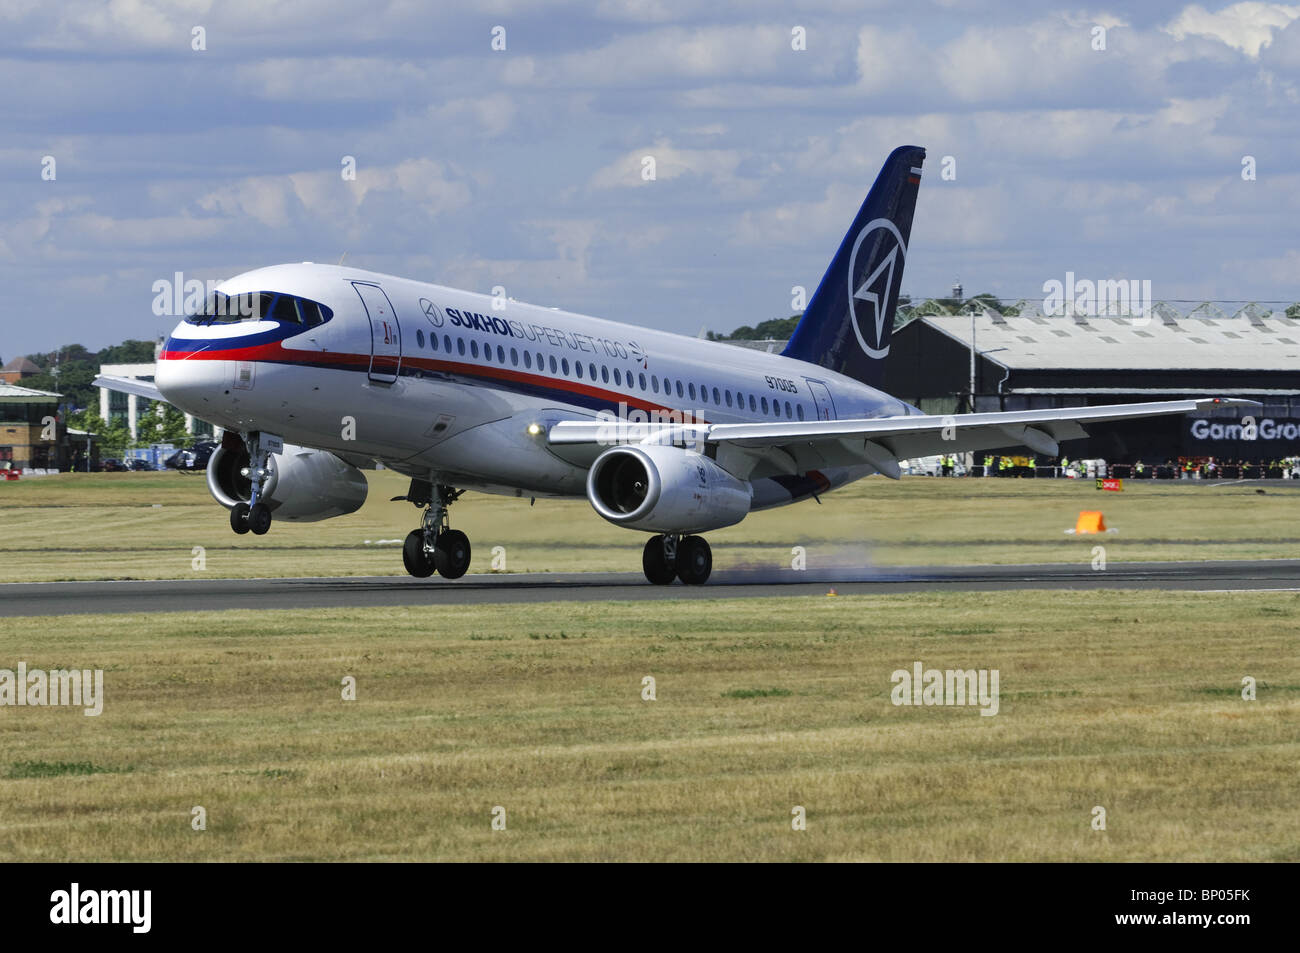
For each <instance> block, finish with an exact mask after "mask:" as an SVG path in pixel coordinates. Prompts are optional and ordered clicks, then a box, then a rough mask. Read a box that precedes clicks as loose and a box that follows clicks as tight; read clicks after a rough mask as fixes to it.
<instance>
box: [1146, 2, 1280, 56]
mask: <svg viewBox="0 0 1300 953" xmlns="http://www.w3.org/2000/svg"><path fill="white" fill-rule="evenodd" d="M1297 17H1300V6H1289V5H1287V4H1283V3H1259V2H1256V0H1246V2H1243V3H1234V4H1232V5H1231V6H1228V7H1224V8H1223V9H1222V10H1219V11H1217V12H1214V13H1211V12H1210V11H1208V10H1206V9H1205V8H1204V7H1202V6H1201V5H1200V4H1196V3H1194V4H1192V5H1191V6H1190V7H1187V8H1185V9H1184V10H1183V11H1182V12H1181V13H1179V14H1178V16H1176V17H1174V18H1173V19H1172V20H1170V21H1169V23H1168V25H1166V26H1165V27H1164V30H1165V31H1166V32H1167V33H1169V34H1170V35H1172V36H1173V37H1174V38H1175V39H1179V40H1181V39H1183V38H1185V37H1187V36H1204V37H1210V38H1212V39H1215V40H1220V41H1221V42H1223V43H1226V44H1227V45H1228V46H1230V47H1232V48H1233V49H1234V50H1240V51H1241V52H1243V53H1245V54H1246V55H1247V56H1250V57H1258V56H1259V51H1260V50H1261V49H1263V48H1264V47H1265V46H1267V45H1268V44H1269V43H1270V42H1271V41H1272V39H1273V34H1274V32H1275V31H1277V30H1280V29H1283V28H1284V27H1286V26H1287V25H1288V24H1289V23H1291V21H1292V20H1295V19H1296V18H1297Z"/></svg>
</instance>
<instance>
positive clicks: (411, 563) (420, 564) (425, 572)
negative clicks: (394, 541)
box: [402, 529, 436, 579]
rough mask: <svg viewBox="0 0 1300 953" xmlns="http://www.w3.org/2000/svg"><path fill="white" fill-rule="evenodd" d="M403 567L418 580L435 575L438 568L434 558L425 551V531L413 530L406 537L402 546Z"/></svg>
mask: <svg viewBox="0 0 1300 953" xmlns="http://www.w3.org/2000/svg"><path fill="white" fill-rule="evenodd" d="M402 565H403V566H405V567H406V571H407V572H408V573H410V574H411V575H412V576H414V577H415V578H417V579H427V578H429V577H430V576H432V575H433V573H434V571H435V569H436V567H435V566H434V564H433V558H432V557H430V556H429V554H428V553H426V552H425V551H424V530H422V529H413V530H411V532H409V533H408V534H407V535H406V542H404V543H403V544H402Z"/></svg>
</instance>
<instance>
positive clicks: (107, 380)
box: [91, 374, 163, 400]
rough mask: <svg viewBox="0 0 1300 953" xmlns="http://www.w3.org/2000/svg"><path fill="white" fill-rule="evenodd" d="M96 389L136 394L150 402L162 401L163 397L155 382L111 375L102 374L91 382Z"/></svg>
mask: <svg viewBox="0 0 1300 953" xmlns="http://www.w3.org/2000/svg"><path fill="white" fill-rule="evenodd" d="M91 383H92V384H94V385H95V386H96V387H102V388H104V389H105V390H115V391H117V392H118V393H121V394H135V396H137V397H147V398H149V399H150V400H162V399H163V395H162V394H161V393H160V392H159V390H158V388H157V387H156V386H154V383H153V381H142V380H138V379H136V378H134V377H113V376H111V375H106V374H101V375H99V376H98V377H96V378H95V379H94V380H93V381H91Z"/></svg>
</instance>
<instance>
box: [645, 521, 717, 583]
mask: <svg viewBox="0 0 1300 953" xmlns="http://www.w3.org/2000/svg"><path fill="white" fill-rule="evenodd" d="M641 568H642V569H644V570H645V577H646V578H647V579H649V580H650V581H651V582H653V583H654V584H655V585H656V586H666V585H668V584H669V583H671V582H672V581H673V580H674V579H680V580H681V581H682V582H684V583H686V585H688V586H702V585H704V584H705V583H706V582H707V581H708V579H709V573H711V572H712V571H713V550H712V549H710V548H709V544H708V543H707V542H705V540H704V537H702V536H681V535H679V534H677V533H668V534H661V535H659V536H651V537H650V539H649V540H647V541H646V544H645V552H643V553H642V554H641Z"/></svg>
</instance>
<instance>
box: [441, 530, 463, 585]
mask: <svg viewBox="0 0 1300 953" xmlns="http://www.w3.org/2000/svg"><path fill="white" fill-rule="evenodd" d="M433 564H434V565H435V566H437V567H438V574H439V575H441V576H442V577H443V578H444V579H459V578H460V577H461V576H463V575H465V573H466V572H467V571H468V570H469V537H468V536H466V535H465V534H464V533H462V532H461V531H460V530H458V529H448V530H443V531H442V532H441V533H439V534H438V545H437V546H436V547H435V548H434V550H433Z"/></svg>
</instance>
